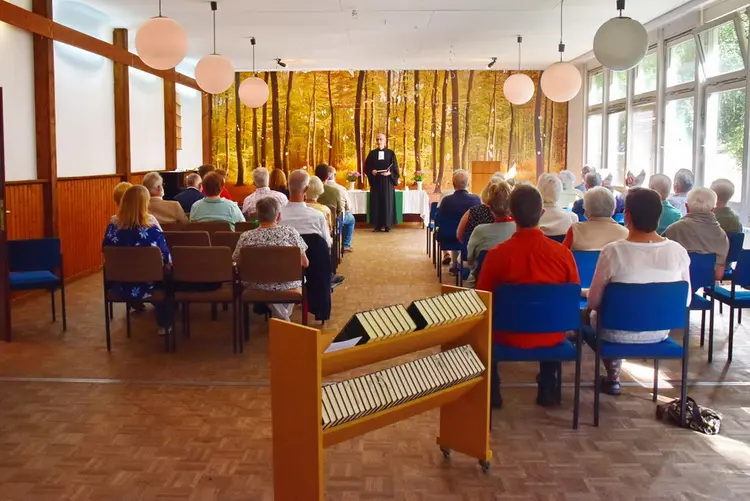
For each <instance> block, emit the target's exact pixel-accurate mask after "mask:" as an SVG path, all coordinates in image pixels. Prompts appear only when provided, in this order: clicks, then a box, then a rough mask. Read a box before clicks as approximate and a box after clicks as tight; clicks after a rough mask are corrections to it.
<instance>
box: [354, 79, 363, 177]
mask: <svg viewBox="0 0 750 501" xmlns="http://www.w3.org/2000/svg"><path fill="white" fill-rule="evenodd" d="M365 73H366V72H365V71H364V70H359V76H358V77H357V95H356V97H355V99H356V100H355V101H354V148H355V150H356V153H357V172H359V173H360V174H363V170H362V121H361V119H362V87H363V86H364V84H365Z"/></svg>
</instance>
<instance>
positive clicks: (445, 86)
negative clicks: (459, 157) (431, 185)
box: [435, 70, 448, 193]
mask: <svg viewBox="0 0 750 501" xmlns="http://www.w3.org/2000/svg"><path fill="white" fill-rule="evenodd" d="M447 103H448V70H446V71H445V77H444V78H443V101H442V103H440V104H441V106H440V109H441V112H440V113H441V118H440V170H439V171H438V177H437V181H436V182H435V193H440V185H441V184H442V183H443V173H444V172H445V132H446V131H445V129H446V125H448V124H447V123H446V121H447V119H448V110H447V107H446V105H447Z"/></svg>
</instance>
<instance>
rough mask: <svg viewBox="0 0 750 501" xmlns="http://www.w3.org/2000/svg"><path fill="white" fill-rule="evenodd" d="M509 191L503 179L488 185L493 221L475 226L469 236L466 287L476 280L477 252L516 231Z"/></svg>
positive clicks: (490, 246)
mask: <svg viewBox="0 0 750 501" xmlns="http://www.w3.org/2000/svg"><path fill="white" fill-rule="evenodd" d="M511 191H512V190H511V188H510V185H509V184H508V183H506V182H505V181H501V182H499V183H496V184H490V185H489V186H488V189H487V194H486V197H487V204H488V205H489V208H490V210H491V211H492V215H493V218H494V221H493V222H492V223H490V224H480V225H479V226H477V227H476V228H475V229H474V231H473V232H472V233H471V237H470V238H469V245H468V255H467V261H468V263H469V266H471V267H472V270H471V274H470V275H469V279H468V282H467V286H468V287H474V284H475V282H476V267H475V266H474V265H475V262H476V260H477V258H478V257H479V254H480V253H481V252H482V251H489V250H490V249H493V248H495V246H496V245H497V244H500V243H502V242H505V241H506V240H508V239H509V238H510V237H512V236H513V233H515V231H516V223H514V222H513V220H512V219H511V217H510V193H511Z"/></svg>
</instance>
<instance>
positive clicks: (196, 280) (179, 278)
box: [172, 246, 240, 353]
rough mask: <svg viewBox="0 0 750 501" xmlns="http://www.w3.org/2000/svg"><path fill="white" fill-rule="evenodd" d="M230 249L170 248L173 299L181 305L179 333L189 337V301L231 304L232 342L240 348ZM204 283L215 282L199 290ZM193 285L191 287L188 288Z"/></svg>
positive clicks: (235, 285) (235, 350) (236, 291)
mask: <svg viewBox="0 0 750 501" xmlns="http://www.w3.org/2000/svg"><path fill="white" fill-rule="evenodd" d="M235 278H236V277H235V271H234V264H233V263H232V250H230V249H229V248H228V247H226V246H217V247H175V248H174V249H173V250H172V279H173V281H174V290H175V292H174V299H175V302H176V303H177V304H183V306H184V307H183V308H182V333H183V336H184V337H186V338H188V337H190V303H210V304H212V305H213V304H216V303H226V304H228V303H231V304H232V346H233V350H234V352H235V353H237V352H238V351H239V347H240V341H239V339H238V338H239V337H240V336H239V329H238V328H237V326H238V322H237V311H238V310H237V297H238V287H237V282H236V280H235ZM206 284H217V285H218V287H217V288H215V289H212V288H210V287H209V288H206V290H199V289H200V288H201V286H205V285H206ZM191 289H193V290H191Z"/></svg>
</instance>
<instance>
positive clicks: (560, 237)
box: [547, 235, 565, 243]
mask: <svg viewBox="0 0 750 501" xmlns="http://www.w3.org/2000/svg"><path fill="white" fill-rule="evenodd" d="M547 238H549V239H550V240H554V241H555V242H559V243H563V241H564V240H565V235H547Z"/></svg>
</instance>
